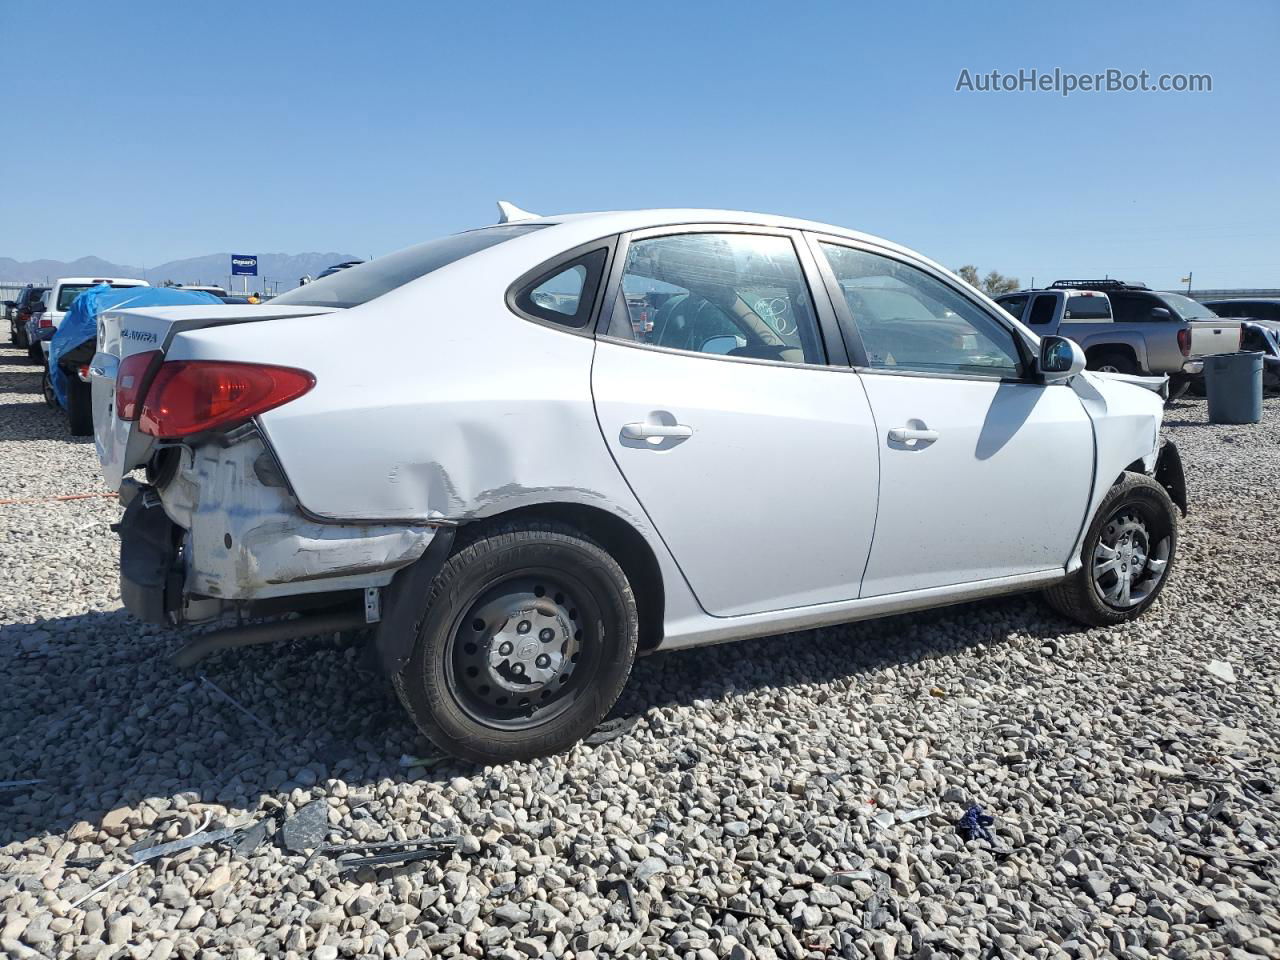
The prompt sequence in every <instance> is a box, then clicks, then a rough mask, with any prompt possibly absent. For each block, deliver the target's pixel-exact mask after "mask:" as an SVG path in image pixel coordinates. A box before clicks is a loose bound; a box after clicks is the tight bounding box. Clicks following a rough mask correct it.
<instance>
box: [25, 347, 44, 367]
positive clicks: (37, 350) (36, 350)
mask: <svg viewBox="0 0 1280 960" xmlns="http://www.w3.org/2000/svg"><path fill="white" fill-rule="evenodd" d="M27 356H28V357H30V358H31V359H32V360H34V361H35V362H36V363H44V348H43V347H42V346H40V344H39V343H30V342H28V343H27Z"/></svg>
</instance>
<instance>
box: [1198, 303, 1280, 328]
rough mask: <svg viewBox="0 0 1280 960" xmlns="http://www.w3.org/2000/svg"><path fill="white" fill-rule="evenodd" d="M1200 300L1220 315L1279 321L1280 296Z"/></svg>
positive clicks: (1239, 318)
mask: <svg viewBox="0 0 1280 960" xmlns="http://www.w3.org/2000/svg"><path fill="white" fill-rule="evenodd" d="M1201 302H1202V303H1203V304H1204V305H1205V306H1206V307H1208V308H1209V309H1210V310H1212V311H1213V312H1214V313H1216V314H1217V315H1218V316H1220V317H1235V318H1236V319H1238V320H1267V321H1272V322H1280V298H1276V297H1240V298H1233V299H1230V300H1202V301H1201Z"/></svg>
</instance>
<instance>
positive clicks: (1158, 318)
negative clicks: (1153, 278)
mask: <svg viewBox="0 0 1280 960" xmlns="http://www.w3.org/2000/svg"><path fill="white" fill-rule="evenodd" d="M1110 282H1111V283H1114V284H1116V286H1115V287H1114V288H1112V287H1109V286H1108V287H1104V288H1103V289H1105V290H1106V291H1107V296H1109V297H1110V298H1111V309H1112V312H1113V313H1114V314H1115V318H1116V320H1117V321H1118V322H1120V323H1125V324H1139V323H1151V324H1167V323H1178V322H1185V323H1187V324H1188V326H1189V328H1190V330H1191V356H1192V357H1193V358H1195V357H1207V356H1209V355H1210V354H1214V353H1229V352H1231V351H1233V350H1236V349H1238V348H1239V346H1240V325H1239V324H1238V323H1235V322H1233V321H1231V320H1224V319H1223V318H1221V317H1219V316H1218V315H1217V314H1216V313H1214V312H1213V311H1212V310H1210V309H1209V308H1208V307H1206V306H1204V304H1202V303H1198V302H1197V301H1195V300H1192V299H1191V298H1190V297H1187V296H1183V295H1182V294H1180V293H1171V292H1168V291H1159V290H1149V289H1148V288H1147V287H1146V285H1145V284H1141V283H1122V282H1120V281H1110Z"/></svg>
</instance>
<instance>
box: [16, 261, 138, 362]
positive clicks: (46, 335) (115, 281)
mask: <svg viewBox="0 0 1280 960" xmlns="http://www.w3.org/2000/svg"><path fill="white" fill-rule="evenodd" d="M103 283H105V284H107V285H109V286H111V287H113V288H115V289H121V288H125V287H148V286H150V284H149V283H147V281H145V280H132V279H129V278H127V277H96V278H95V277H62V278H60V279H58V280H55V281H53V285H52V287H50V296H49V305H48V308H47V309H46V310H45V315H44V318H43V319H42V321H41V323H40V328H39V330H38V331H37V335H36V336H35V337H33V338H32V343H31V346H30V347H28V352H30V353H31V354H32V359H33V360H42V359H43V356H44V353H43V351H42V350H41V349H40V347H39V345H38V342H39V341H41V340H51V339H52V338H53V334H54V332H55V331H56V330H57V329H58V325H59V324H60V323H62V318H63V317H64V316H66V314H67V311H68V310H70V309H71V304H73V303H75V300H76V297H78V296H80V294H82V293H84V292H85V291H86V290H88V289H90V288H92V287H96V286H98V285H100V284H103ZM28 329H30V328H28Z"/></svg>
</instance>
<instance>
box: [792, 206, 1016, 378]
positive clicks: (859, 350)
mask: <svg viewBox="0 0 1280 960" xmlns="http://www.w3.org/2000/svg"><path fill="white" fill-rule="evenodd" d="M804 234H805V238H806V240H807V241H808V243H809V246H810V247H811V249H812V255H813V258H814V261H815V262H816V263H817V265H818V269H819V272H820V273H821V274H822V278H823V282H824V287H825V289H826V292H827V297H828V299H829V300H830V301H831V306H832V308H833V310H834V312H835V315H836V317H837V319H838V321H839V324H840V330H841V333H842V334H844V337H845V342H846V343H847V344H848V345H849V354H850V357H851V360H852V366H853V369H854V370H856V371H857V372H858V373H859V374H860V375H861V374H874V375H876V376H884V375H888V376H893V377H924V378H927V379H934V380H982V381H986V382H988V383H1041V380H1040V377H1039V376H1038V375H1037V374H1036V365H1035V359H1036V351H1035V350H1034V348H1033V346H1032V344H1031V343H1030V342H1029V341H1028V340H1027V334H1026V333H1025V332H1024V331H1023V330H1022V329H1021V328H1020V325H1019V324H1018V323H1017V321H1015V320H1014V318H1013V317H1012V316H1011V315H1010V314H1009V312H1008V311H1007V310H1004V309H1002V308H1001V307H999V306H997V307H996V309H995V311H994V312H993V311H992V310H991V309H989V308H988V307H987V306H986V305H985V304H983V303H982V302H981V301H979V300H975V299H974V298H973V297H972V296H970V295H969V294H967V293H966V292H965V291H964V290H962V289H961V288H960V287H958V286H956V284H955V281H953V280H952V279H951V278H950V277H948V276H947V275H946V274H945V273H943V272H941V271H940V270H938V269H937V268H936V267H934V266H932V265H930V264H928V263H925V262H924V261H921V260H916V259H914V258H912V257H909V256H906V255H904V254H903V253H901V252H900V251H898V250H893V249H891V248H889V247H884V246H881V245H879V244H876V243H869V242H867V241H865V240H855V239H853V238H851V237H842V236H839V235H838V234H830V233H823V232H822V231H820V230H806V231H804ZM824 243H829V244H831V245H832V246H837V247H847V248H849V249H851V250H857V251H859V252H861V253H869V254H871V255H873V256H877V257H883V258H884V259H886V260H892V261H894V262H896V263H900V264H902V265H903V266H906V267H911V268H913V269H915V270H919V271H920V272H921V273H924V274H925V275H927V276H929V277H931V278H932V279H933V280H936V281H937V282H938V283H940V284H942V285H943V286H944V287H946V288H947V289H948V290H950V291H951V292H952V293H954V294H955V295H956V296H958V297H960V298H961V299H962V300H964V301H965V302H966V303H968V304H970V305H971V306H972V307H974V308H975V309H977V310H978V311H980V312H981V313H982V314H984V315H985V316H986V317H987V318H988V319H990V320H991V321H992V322H994V323H995V325H996V326H997V327H999V328H1000V329H1002V330H1004V331H1005V332H1007V333H1008V334H1009V336H1010V337H1012V338H1013V344H1014V349H1015V350H1017V351H1018V357H1019V359H1021V361H1022V369H1023V373H1022V376H1019V377H1009V376H988V375H985V374H980V373H960V372H958V371H941V370H939V371H932V370H899V369H895V368H889V367H873V366H871V365H870V364H869V363H868V362H867V352H866V349H865V347H864V346H863V343H862V335H861V334H860V333H859V332H858V325H857V324H856V323H855V322H854V320H853V314H852V313H851V312H850V310H849V304H848V302H847V301H846V300H845V298H844V293H843V291H841V289H840V284H839V281H838V280H837V279H836V275H835V271H834V270H833V269H832V268H831V263H830V261H828V260H827V257H826V254H824V253H823V252H822V244H824Z"/></svg>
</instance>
